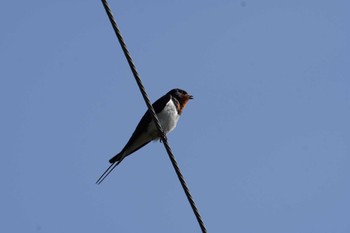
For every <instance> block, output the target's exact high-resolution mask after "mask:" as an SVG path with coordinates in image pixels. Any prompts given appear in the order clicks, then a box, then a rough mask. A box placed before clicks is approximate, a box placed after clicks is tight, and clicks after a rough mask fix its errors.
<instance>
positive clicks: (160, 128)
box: [102, 0, 207, 233]
mask: <svg viewBox="0 0 350 233" xmlns="http://www.w3.org/2000/svg"><path fill="white" fill-rule="evenodd" d="M102 4H103V6H104V8H105V10H106V13H107V15H108V18H109V20H110V22H111V24H112V27H113V29H114V32H115V34H116V36H117V37H118V40H119V43H120V45H121V47H122V49H123V52H124V55H125V57H126V60H127V61H128V63H129V66H130V69H131V71H132V73H133V75H134V78H135V80H136V83H137V85H138V87H139V89H140V91H141V94H142V96H143V99H144V100H145V102H146V105H147V107H148V110H149V111H150V113H151V115H152V118H153V121H154V123H155V125H156V127H157V129H158V131H159V133H160V138H161V140H162V142H163V145H164V147H165V149H166V151H167V153H168V155H169V158H170V160H171V163H172V164H173V167H174V169H175V172H176V174H177V176H178V178H179V180H180V183H181V186H182V188H183V189H184V191H185V194H186V197H187V199H188V201H189V203H190V205H191V207H192V210H193V212H194V214H195V216H196V218H197V221H198V223H199V226H200V228H201V229H202V232H203V233H206V232H207V229H206V228H205V226H204V222H203V220H202V217H201V215H200V214H199V211H198V209H197V207H196V204H195V203H194V201H193V198H192V195H191V193H190V190H189V189H188V187H187V184H186V182H185V179H184V177H183V176H182V174H181V171H180V168H179V166H178V165H177V162H176V160H175V157H174V155H173V152H172V150H171V148H170V146H169V144H168V140H167V137H166V136H165V134H164V131H163V129H162V127H161V125H160V122H159V120H158V118H157V115H156V113H155V111H154V109H153V107H152V104H151V101H150V100H149V98H148V95H147V93H146V90H145V88H144V86H143V84H142V81H141V79H140V77H139V74H138V72H137V71H136V67H135V65H134V62H133V60H132V58H131V56H130V53H129V51H128V49H127V47H126V44H125V42H124V39H123V37H122V35H121V33H120V31H119V28H118V25H117V23H116V21H115V19H114V17H113V15H112V12H111V9H110V8H109V6H108V3H107V1H106V0H102ZM112 169H113V168H112Z"/></svg>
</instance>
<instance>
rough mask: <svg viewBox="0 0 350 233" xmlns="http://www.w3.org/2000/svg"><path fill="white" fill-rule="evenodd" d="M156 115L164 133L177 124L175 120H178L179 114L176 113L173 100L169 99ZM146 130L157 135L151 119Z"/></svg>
mask: <svg viewBox="0 0 350 233" xmlns="http://www.w3.org/2000/svg"><path fill="white" fill-rule="evenodd" d="M157 117H158V119H159V121H160V124H161V126H162V128H163V130H164V133H165V134H167V133H169V132H170V131H172V130H173V129H174V128H175V127H176V124H177V121H178V120H179V117H180V115H179V114H178V113H177V109H176V106H175V104H174V102H173V101H172V100H171V99H170V100H169V102H168V103H167V104H166V105H165V107H164V109H163V110H162V111H161V112H159V113H158V114H157ZM148 131H149V132H150V133H151V134H156V135H158V131H157V128H156V126H155V124H154V122H153V121H152V123H151V125H150V127H149V129H148ZM156 137H157V136H156Z"/></svg>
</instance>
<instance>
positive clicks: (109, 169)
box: [96, 159, 123, 184]
mask: <svg viewBox="0 0 350 233" xmlns="http://www.w3.org/2000/svg"><path fill="white" fill-rule="evenodd" d="M122 160H123V159H120V160H119V161H118V162H115V163H112V164H111V165H109V167H108V168H107V169H106V171H105V172H104V173H103V174H102V175H101V176H100V178H98V180H97V181H96V184H101V183H102V181H104V179H106V177H107V176H108V175H109V173H111V172H112V171H113V169H114V168H115V167H116V166H118V165H119V164H120V162H121V161H122Z"/></svg>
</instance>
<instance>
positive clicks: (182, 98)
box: [96, 88, 193, 184]
mask: <svg viewBox="0 0 350 233" xmlns="http://www.w3.org/2000/svg"><path fill="white" fill-rule="evenodd" d="M190 99H193V96H192V95H189V94H188V93H187V92H186V91H184V90H181V89H178V88H177V89H172V90H171V91H169V92H168V93H166V94H165V95H164V96H162V97H160V98H159V99H158V100H157V101H156V102H154V103H153V104H152V106H153V108H154V111H155V112H156V114H157V117H158V119H159V122H160V124H161V126H162V129H163V131H164V133H165V134H168V133H169V132H170V131H172V130H173V129H174V128H175V127H176V124H177V121H178V120H179V117H180V115H181V113H182V111H183V109H184V108H185V106H186V104H187V102H188V101H189V100H190ZM158 139H160V135H159V132H158V130H157V128H156V125H155V123H154V122H153V119H152V116H151V114H150V112H149V111H146V113H145V114H144V115H143V117H142V118H141V120H140V122H139V124H138V125H137V126H136V129H135V131H134V133H133V134H132V135H131V137H130V139H129V141H128V142H127V143H126V145H125V146H124V148H123V149H122V150H121V151H120V152H119V153H118V154H117V155H115V156H114V157H112V158H111V159H110V160H109V162H110V163H111V165H110V166H109V167H108V168H107V169H106V171H105V172H104V173H103V174H102V175H101V177H100V178H99V179H98V180H97V182H96V184H101V182H102V181H103V180H104V179H105V178H106V177H107V176H108V175H109V173H110V172H111V171H112V170H113V169H114V168H115V167H116V166H118V165H119V164H120V162H121V161H122V160H123V159H125V157H127V156H128V155H131V154H132V153H134V152H135V151H137V150H139V149H140V148H142V147H143V146H145V145H147V144H148V143H149V142H150V141H153V140H158Z"/></svg>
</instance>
